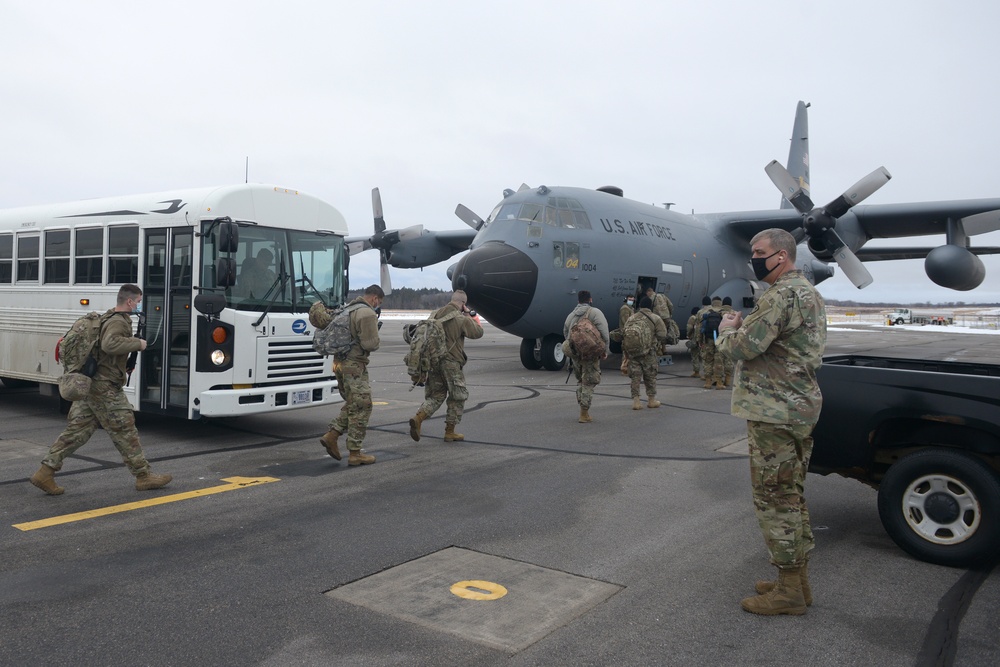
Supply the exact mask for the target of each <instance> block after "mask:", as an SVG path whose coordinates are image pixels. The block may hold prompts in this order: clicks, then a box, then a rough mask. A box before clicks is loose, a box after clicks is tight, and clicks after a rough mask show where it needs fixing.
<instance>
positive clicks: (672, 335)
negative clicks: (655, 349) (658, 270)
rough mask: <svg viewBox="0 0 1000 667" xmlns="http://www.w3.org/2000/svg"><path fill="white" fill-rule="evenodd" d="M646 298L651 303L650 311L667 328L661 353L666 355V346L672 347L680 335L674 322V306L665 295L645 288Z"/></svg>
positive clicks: (650, 288)
mask: <svg viewBox="0 0 1000 667" xmlns="http://www.w3.org/2000/svg"><path fill="white" fill-rule="evenodd" d="M646 296H648V297H649V299H650V301H652V302H653V306H652V308H651V309H650V310H652V311H653V314H655V315H658V316H659V317H660V319H661V320H663V325H664V326H665V327H667V338H666V341H665V343H664V345H663V346H662V353H663V354H666V353H667V345H674V344H675V343H676V342H677V341H678V339H679V338H680V335H681V330H680V328H679V327H678V326H677V323H676V322H674V304H673V302H672V301H671V300H670V297H668V296H667V295H666V294H661V293H659V292H657V291H655V290H654V289H653V288H652V287H647V288H646Z"/></svg>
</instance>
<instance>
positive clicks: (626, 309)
mask: <svg viewBox="0 0 1000 667" xmlns="http://www.w3.org/2000/svg"><path fill="white" fill-rule="evenodd" d="M634 314H635V297H634V296H632V295H631V294H630V295H628V297H626V298H625V303H623V304H622V306H621V308H619V309H618V330H619V331H622V330H624V329H625V323H626V322H628V318H630V317H632V315H634ZM616 340H617V339H616ZM621 370H622V375H625V376H628V355H627V354H625V350H622V367H621Z"/></svg>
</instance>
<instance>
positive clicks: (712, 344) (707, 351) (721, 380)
mask: <svg viewBox="0 0 1000 667" xmlns="http://www.w3.org/2000/svg"><path fill="white" fill-rule="evenodd" d="M721 309H722V299H712V305H710V306H706V307H704V308H702V309H701V310H700V311H698V322H699V324H698V331H699V336H700V341H701V377H702V379H703V380H705V387H710V386H711V385H712V383H717V384H718V385H725V382H726V371H725V368H724V365H723V355H721V354H716V349H715V348H716V341H715V340H714V339H713V338H712V336H711V335H710V334H709V335H705V334H702V333H701V316H702V315H704V314H705V313H707V312H709V311H712V310H714V311H715V312H719V311H720V310H721Z"/></svg>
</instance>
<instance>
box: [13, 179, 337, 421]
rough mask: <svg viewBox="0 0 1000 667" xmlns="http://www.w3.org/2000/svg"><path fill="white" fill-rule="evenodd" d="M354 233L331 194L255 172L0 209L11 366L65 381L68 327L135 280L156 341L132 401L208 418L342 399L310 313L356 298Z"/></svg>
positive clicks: (43, 381)
mask: <svg viewBox="0 0 1000 667" xmlns="http://www.w3.org/2000/svg"><path fill="white" fill-rule="evenodd" d="M346 233H347V223H346V221H345V220H344V217H343V215H341V214H340V212H339V211H337V209H335V208H334V207H333V206H331V205H329V204H327V203H326V202H323V201H321V200H319V199H317V198H315V197H311V196H309V195H306V194H303V193H301V192H298V191H295V190H290V189H287V188H281V187H274V186H269V185H257V184H245V185H234V186H224V187H216V188H205V189H196V190H178V191H174V192H162V193H154V194H146V195H131V196H125V197H117V198H109V199H92V200H86V201H79V202H72V203H67V204H58V205H51V206H37V207H27V208H19V209H9V210H6V211H0V379H3V380H4V383H5V384H15V383H17V382H25V381H27V382H37V383H39V386H40V389H41V393H43V394H48V395H52V394H53V393H55V391H56V390H55V385H56V383H57V381H58V378H59V376H60V375H61V374H62V366H61V365H60V364H59V363H58V361H57V358H56V349H57V344H58V341H59V340H60V338H61V337H62V336H63V335H64V334H65V333H66V331H67V330H68V329H69V327H70V326H71V325H72V323H73V322H74V321H75V320H76V319H77V318H78V317H80V316H81V315H84V314H86V313H87V312H90V311H94V310H96V311H99V312H104V311H106V310H108V309H109V308H113V307H114V306H115V299H116V295H117V293H118V289H119V288H120V287H121V285H123V284H125V283H135V284H138V285H139V286H140V287H141V288H142V290H143V300H142V305H141V309H142V318H133V321H138V320H139V319H144V320H145V321H144V323H143V325H142V327H143V329H144V331H142V332H141V333H142V337H143V338H145V339H146V341H147V343H148V345H147V347H146V349H145V351H143V352H142V353H140V354H139V356H138V359H137V363H136V367H135V370H134V371H133V372H132V374H131V375H130V377H129V382H128V384H127V385H126V387H125V393H126V396H128V399H129V401H130V402H131V404H132V407H133V408H134V409H135V410H137V411H139V412H152V413H159V414H167V415H174V416H179V417H185V418H188V419H197V418H200V417H224V416H238V415H248V414H257V413H263V412H272V411H279V410H290V409H294V408H302V407H308V406H315V405H323V404H328V403H334V402H338V401H340V400H341V399H340V395H339V393H338V391H337V381H336V378H335V376H334V375H333V372H332V369H331V364H330V362H329V360H327V359H324V358H323V357H321V356H320V355H319V354H317V353H316V352H314V351H313V348H312V334H313V331H312V326H311V325H310V324H309V320H308V316H307V314H308V311H309V308H310V306H311V305H312V304H313V303H315V302H316V301H317V300H319V299H321V300H323V301H324V302H325V303H326V304H327V305H329V306H333V305H336V304H339V303H342V302H343V301H344V299H345V298H346V295H347V289H348V281H347V262H348V256H347V252H346V251H345V246H344V236H345V235H346ZM261 251H267V252H264V253H262V252H261ZM268 254H270V262H269V266H260V265H255V264H257V262H258V258H259V257H263V258H265V259H267V255H268ZM255 269H256V270H255ZM251 274H253V276H252V275H251ZM251 277H253V281H251ZM251 284H252V286H251ZM137 328H138V327H137Z"/></svg>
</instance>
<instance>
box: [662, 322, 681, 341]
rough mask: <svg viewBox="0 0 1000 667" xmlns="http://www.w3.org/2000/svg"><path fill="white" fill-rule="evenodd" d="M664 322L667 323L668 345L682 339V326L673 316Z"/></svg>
mask: <svg viewBox="0 0 1000 667" xmlns="http://www.w3.org/2000/svg"><path fill="white" fill-rule="evenodd" d="M663 323H664V324H666V325H667V345H676V344H677V343H678V342H679V341H680V339H681V328H680V327H679V326H677V322H675V321H674V318H672V317H668V318H667V319H665V320H663Z"/></svg>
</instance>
